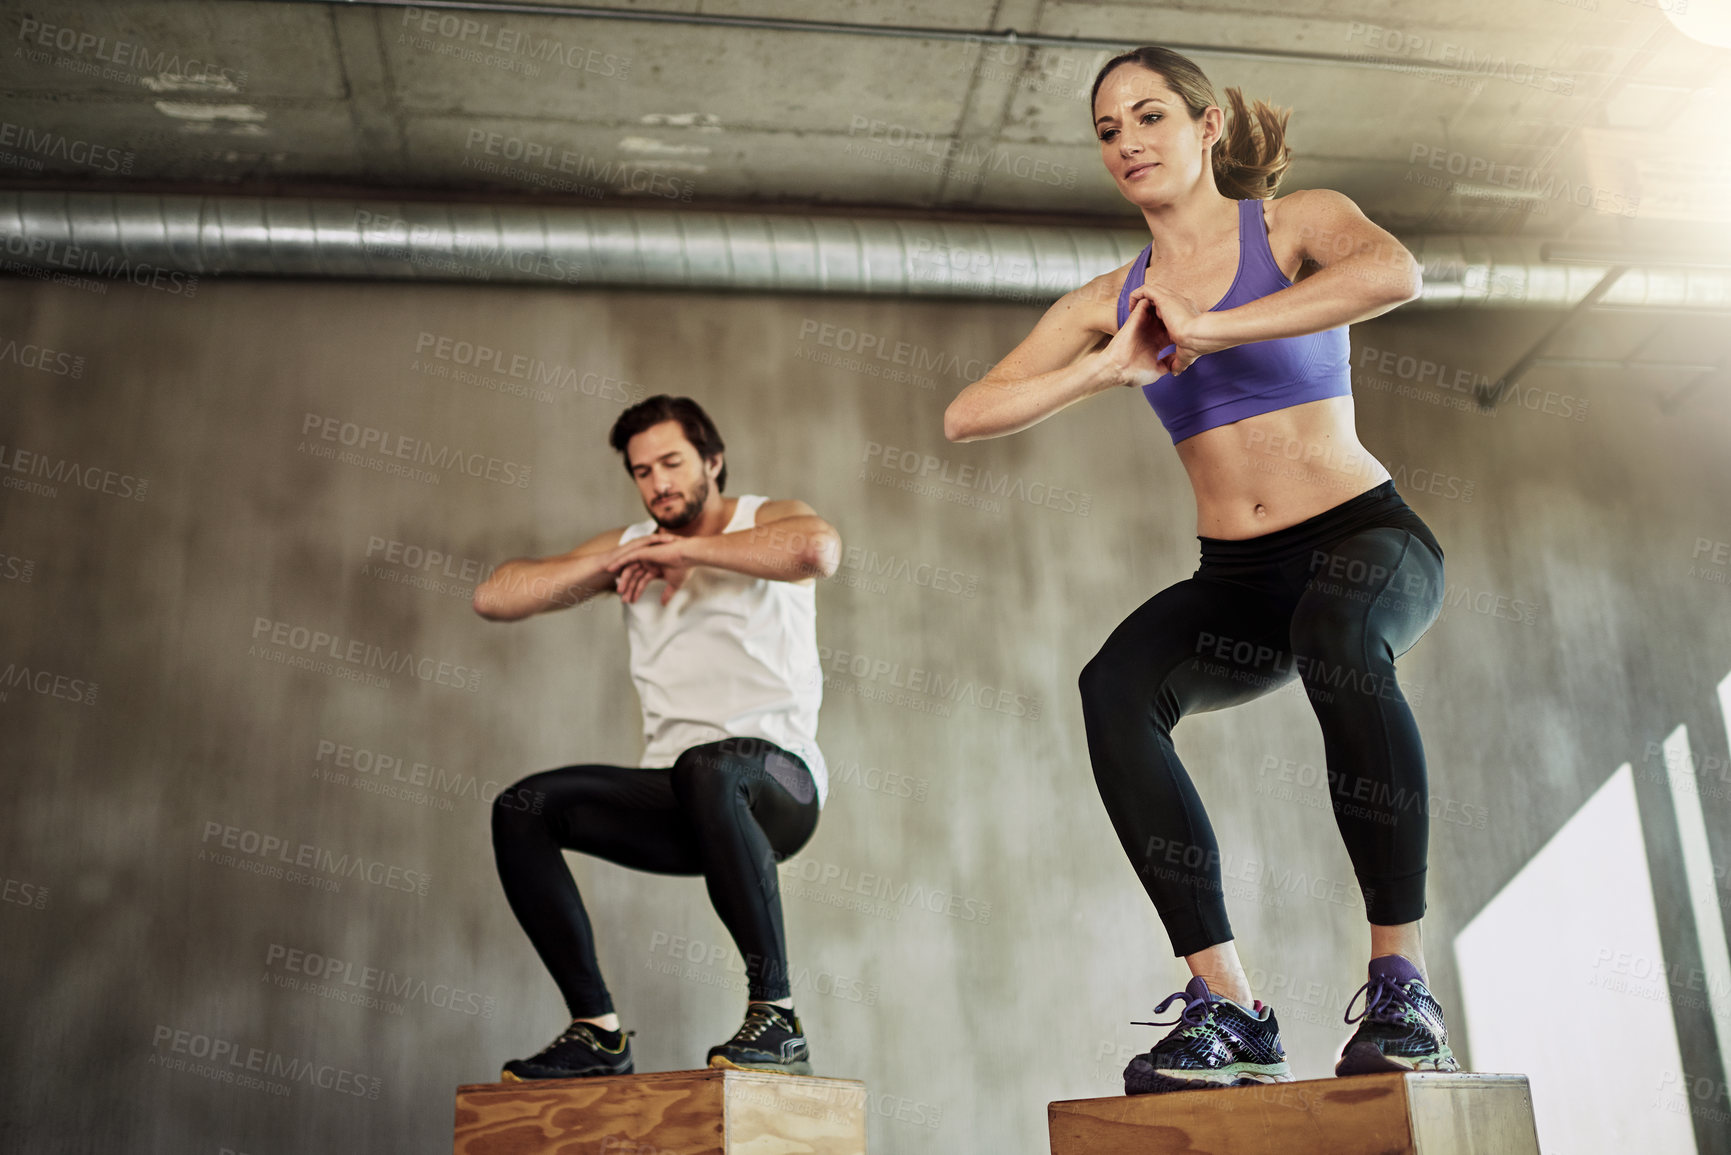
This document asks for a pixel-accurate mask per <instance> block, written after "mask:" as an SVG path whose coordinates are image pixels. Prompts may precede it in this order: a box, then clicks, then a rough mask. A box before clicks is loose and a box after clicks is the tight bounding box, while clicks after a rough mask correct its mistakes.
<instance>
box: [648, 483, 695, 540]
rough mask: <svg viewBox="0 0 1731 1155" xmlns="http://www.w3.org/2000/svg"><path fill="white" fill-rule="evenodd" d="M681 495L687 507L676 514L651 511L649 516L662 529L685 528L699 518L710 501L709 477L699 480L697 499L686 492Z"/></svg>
mask: <svg viewBox="0 0 1731 1155" xmlns="http://www.w3.org/2000/svg"><path fill="white" fill-rule="evenodd" d="M679 496H680V497H681V498H682V499H683V500H684V501H685V508H684V509H683V510H682V511H681V512H680V513H679V514H677V515H676V516H674V517H671V518H666V517H662V516H661V515H660V514H659V513H656V512H655V511H654V509H651V510H650V511H649V516H650V517H653V518H654V519H655V524H656V525H659V526H660V527H661V528H662V529H684V528H685V527H686V526H688V525H690V524H691V523H692V522H694V521H696V520H697V518H698V515H699V514H701V513H702V512H703V506H704V504H705V503H707V502H708V501H709V478H707V477H705V478H702V479H701V480H699V481H698V483H697V493H696V494H695V495H694V498H695V500H694V499H693V498H687V497H685V495H684V494H680V495H679Z"/></svg>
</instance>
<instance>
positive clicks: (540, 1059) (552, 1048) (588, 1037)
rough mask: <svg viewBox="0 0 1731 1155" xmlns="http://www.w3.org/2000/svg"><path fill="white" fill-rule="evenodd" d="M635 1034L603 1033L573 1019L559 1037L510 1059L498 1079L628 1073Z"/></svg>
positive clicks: (625, 1032)
mask: <svg viewBox="0 0 1731 1155" xmlns="http://www.w3.org/2000/svg"><path fill="white" fill-rule="evenodd" d="M636 1033H637V1032H636V1031H604V1030H602V1029H601V1028H600V1027H598V1026H596V1025H595V1024H594V1023H579V1022H576V1021H575V1020H573V1022H572V1023H571V1025H570V1026H568V1027H566V1028H565V1030H564V1031H563V1032H561V1033H560V1035H559V1037H558V1038H556V1039H554V1040H553V1041H552V1042H551V1043H548V1044H547V1046H546V1047H544V1048H542V1050H541V1051H540V1053H539V1054H535V1055H531V1056H530V1057H529V1058H527V1059H512V1060H511V1061H510V1062H509V1063H506V1064H505V1068H504V1070H502V1071H501V1072H499V1077H500V1078H501V1079H503V1080H504V1081H505V1082H507V1083H526V1082H528V1081H529V1080H531V1079H584V1078H589V1077H591V1076H594V1075H629V1074H631V1072H632V1069H633V1067H632V1062H631V1036H632V1035H634V1034H636Z"/></svg>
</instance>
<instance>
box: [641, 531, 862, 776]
mask: <svg viewBox="0 0 1731 1155" xmlns="http://www.w3.org/2000/svg"><path fill="white" fill-rule="evenodd" d="M767 500H768V498H765V497H760V496H742V497H740V498H739V500H738V502H737V503H736V505H735V508H734V511H733V520H731V521H729V522H728V523H727V528H726V529H725V530H723V531H722V532H724V533H735V532H737V531H739V530H744V529H750V528H751V527H752V526H754V525H756V524H757V510H758V507H759V506H761V505H762V504H763V503H764V502H765V501H767ZM655 529H656V524H655V521H654V519H649V520H645V521H640V522H637V523H635V524H633V525H630V526H627V527H626V529H625V532H624V533H623V534H621V535H620V538H619V544H621V545H624V544H625V543H626V542H628V541H631V540H633V539H635V538H639V537H643V536H644V535H646V534H649V533H653V532H654V531H655ZM665 589H666V587H665V586H664V585H663V584H662V583H661V582H655V583H652V584H651V585H650V586H649V588H647V589H645V590H644V591H643V594H642V596H640V597H639V598H638V599H637V601H636V602H635V603H633V604H629V605H628V604H626V603H624V602H621V603H620V604H621V605H622V606H624V609H625V629H626V634H627V636H628V637H629V639H630V642H631V680H632V681H633V682H635V683H637V696H638V698H639V699H640V700H641V701H642V703H643V742H644V750H643V760H642V762H640V763H639V765H641V766H645V767H652V766H671V765H673V763H674V760H675V759H677V758H678V757H679V755H680V754H681V753H683V752H684V751H686V750H689V749H690V748H691V747H693V746H700V745H702V744H704V743H705V742H718V741H720V740H721V739H723V738H764V739H767V740H768V741H771V742H774V743H775V744H776V745H777V746H780V747H782V748H783V749H785V750H788V751H790V752H792V753H794V754H797V755H799V757H800V758H801V759H802V760H804V762H805V764H806V766H807V767H808V768H809V769H810V770H811V776H812V778H813V779H814V780H815V781H816V783H817V801H818V805H819V806H820V807H821V806H822V805H823V803H824V799H825V798H826V797H827V796H828V794H829V771H828V767H827V766H826V765H825V764H824V760H823V754H822V753H821V752H820V751H819V750H818V748H817V712H818V707H819V706H820V705H821V704H822V702H823V670H822V666H821V664H820V663H819V661H818V655H817V582H816V580H815V579H813V578H806V579H804V580H803V581H791V582H790V581H770V580H768V579H767V578H754V577H751V576H750V575H749V574H742V573H736V572H734V571H733V570H727V569H719V568H717V567H715V566H703V565H700V566H693V567H692V569H691V571H690V572H689V573H688V574H687V575H686V578H685V584H684V585H682V586H680V587H679V592H677V593H675V594H674V595H673V597H672V598H671V599H670V600H669V601H668V603H667V604H666V605H665V606H664V605H662V604H661V595H662V593H663V592H664V591H665Z"/></svg>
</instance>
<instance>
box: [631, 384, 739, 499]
mask: <svg viewBox="0 0 1731 1155" xmlns="http://www.w3.org/2000/svg"><path fill="white" fill-rule="evenodd" d="M663 421H677V422H679V427H680V428H681V429H683V430H685V440H687V441H689V442H691V446H692V448H693V449H696V450H697V455H698V456H699V457H701V458H703V460H705V461H708V460H709V459H710V458H712V457H714V456H715V455H716V454H718V453H720V452H721V451H722V450H724V449H726V448H727V446H726V445H724V444H722V441H721V434H720V433H718V432H717V431H716V428H715V422H713V421H711V420H710V419H709V414H707V413H705V412H704V411H703V406H701V405H699V404H698V403H697V402H695V401H693V400H692V399H691V398H689V397H670V396H668V395H667V394H665V393H657V394H656V395H655V396H653V397H647V398H645V399H643V400H642V401H639V402H638V403H637V404H635V405H633V406H632V407H631V408H629V409H627V410H626V411H625V412H623V413H621V414H620V415H619V420H617V421H615V422H614V423H613V432H611V433H609V434H608V435H607V444H609V445H611V446H612V447H613V448H614V449H617V450H618V451H619V456H620V457H624V458H625V469H626V471H627V472H629V471H630V469H631V459H630V458H628V457H625V447H626V446H627V445H629V444H630V443H631V439H632V438H633V437H636V436H637V435H638V434H639V433H642V432H643V431H644V430H645V429H648V428H649V427H650V426H651V425H660V424H661V423H662V422H663ZM715 488H716V490H717V491H718V492H722V493H725V492H726V491H727V464H726V462H723V463H722V466H721V473H720V474H719V475H717V477H716V479H715Z"/></svg>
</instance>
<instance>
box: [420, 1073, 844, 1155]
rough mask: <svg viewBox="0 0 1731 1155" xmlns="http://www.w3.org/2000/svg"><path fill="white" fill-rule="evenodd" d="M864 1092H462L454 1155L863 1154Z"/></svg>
mask: <svg viewBox="0 0 1731 1155" xmlns="http://www.w3.org/2000/svg"><path fill="white" fill-rule="evenodd" d="M865 1120H866V1098H865V1084H864V1083H861V1082H859V1081H858V1080H855V1079H821V1078H816V1077H812V1076H805V1075H778V1074H773V1073H770V1072H767V1071H738V1070H726V1069H721V1068H705V1069H703V1070H697V1071H662V1072H657V1073H654V1074H645V1075H616V1076H606V1077H601V1078H591V1079H536V1080H534V1081H531V1082H526V1083H473V1084H469V1085H467V1086H462V1087H458V1088H457V1126H456V1139H455V1144H454V1147H453V1151H454V1152H455V1155H865V1149H866V1145H865V1144H866V1134H865Z"/></svg>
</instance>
